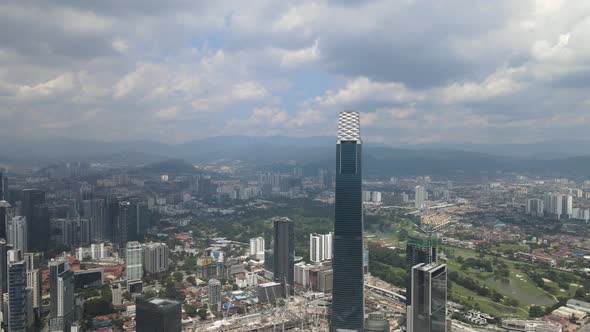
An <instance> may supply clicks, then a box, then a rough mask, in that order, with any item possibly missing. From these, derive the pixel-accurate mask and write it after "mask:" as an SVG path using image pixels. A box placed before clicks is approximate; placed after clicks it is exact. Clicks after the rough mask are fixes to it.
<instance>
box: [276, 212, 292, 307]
mask: <svg viewBox="0 0 590 332" xmlns="http://www.w3.org/2000/svg"><path fill="white" fill-rule="evenodd" d="M273 224H274V241H273V274H274V280H275V282H278V283H280V284H281V285H283V295H284V296H287V293H288V294H293V285H294V282H295V233H294V232H293V222H292V221H291V220H290V219H289V218H275V219H273Z"/></svg>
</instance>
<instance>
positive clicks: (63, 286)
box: [49, 263, 75, 332]
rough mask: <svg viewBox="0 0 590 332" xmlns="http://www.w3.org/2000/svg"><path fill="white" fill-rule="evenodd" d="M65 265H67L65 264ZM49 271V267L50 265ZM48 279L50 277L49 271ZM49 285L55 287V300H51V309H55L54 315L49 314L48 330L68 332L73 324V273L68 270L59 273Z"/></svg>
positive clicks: (52, 292) (53, 292)
mask: <svg viewBox="0 0 590 332" xmlns="http://www.w3.org/2000/svg"><path fill="white" fill-rule="evenodd" d="M58 264H60V263H58ZM66 264H67V263H66ZM50 269H51V265H50ZM50 277H53V275H51V270H50ZM50 283H51V285H52V286H53V285H55V286H56V289H55V291H51V295H53V294H55V295H56V297H55V298H53V297H52V298H51V309H54V308H55V315H54V314H53V313H50V316H49V317H50V318H49V330H50V331H56V332H57V331H65V332H69V331H70V328H71V326H72V323H73V322H74V314H75V312H74V272H72V271H70V270H69V269H67V270H65V271H63V272H62V273H59V274H58V275H57V278H56V280H50Z"/></svg>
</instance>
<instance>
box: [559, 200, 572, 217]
mask: <svg viewBox="0 0 590 332" xmlns="http://www.w3.org/2000/svg"><path fill="white" fill-rule="evenodd" d="M573 203H574V199H573V197H572V195H563V196H562V201H561V207H562V212H561V215H562V216H563V217H564V218H568V219H571V218H572V214H573Z"/></svg>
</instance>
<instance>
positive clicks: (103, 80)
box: [0, 0, 590, 145]
mask: <svg viewBox="0 0 590 332" xmlns="http://www.w3.org/2000/svg"><path fill="white" fill-rule="evenodd" d="M589 88H590V1H587V0H567V1H565V0H536V1H533V0H518V1H514V0H509V1H502V0H496V1H489V0H444V1H443V0H428V1H425V0H424V1H421V0H368V1H356V0H326V1H308V0H298V1H289V0H283V1H276V0H249V1H244V0H236V1H232V0H219V1H201V0H166V1H162V0H126V1H120V0H101V1H79V0H39V1H33V0H4V1H1V2H0V136H11V137H17V138H20V137H26V138H35V139H46V138H56V137H67V138H75V139H92V140H101V141H118V140H155V141H161V142H167V143H180V142H186V141H190V140H194V139H200V138H205V137H211V136H221V135H223V136H227V135H253V136H270V135H286V136H295V137H301V136H318V135H320V136H329V135H335V134H336V125H337V120H336V119H337V114H338V112H339V111H343V110H356V111H359V112H361V113H362V114H361V123H362V135H363V138H364V139H365V140H367V141H371V142H381V143H385V144H392V145H400V144H401V145H403V144H428V143H528V142H539V141H546V140H579V139H588V138H590V134H589V133H590V131H589V129H588V128H589V126H590V93H588V91H589Z"/></svg>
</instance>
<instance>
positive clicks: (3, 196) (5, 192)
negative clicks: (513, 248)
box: [0, 168, 8, 201]
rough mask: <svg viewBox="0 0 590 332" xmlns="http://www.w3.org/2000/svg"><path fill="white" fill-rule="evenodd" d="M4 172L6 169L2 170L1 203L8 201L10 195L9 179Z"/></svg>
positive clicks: (0, 184) (0, 173)
mask: <svg viewBox="0 0 590 332" xmlns="http://www.w3.org/2000/svg"><path fill="white" fill-rule="evenodd" d="M4 172H5V170H4V168H0V201H4V200H7V197H6V196H7V195H8V178H7V177H6V175H5V173H4Z"/></svg>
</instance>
